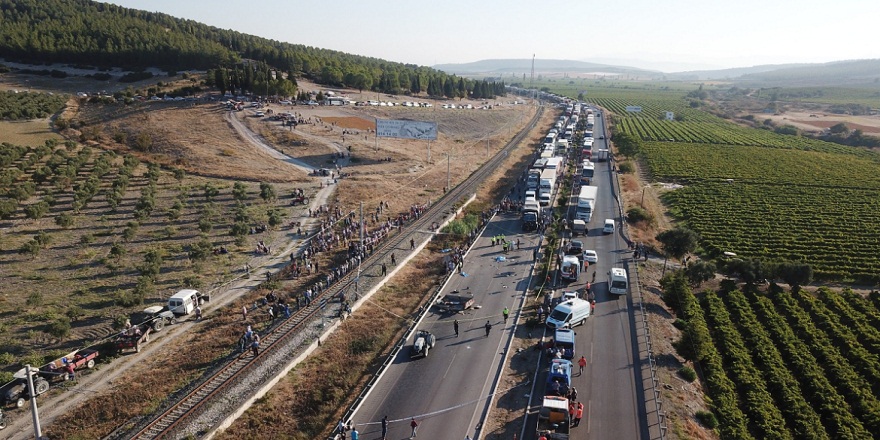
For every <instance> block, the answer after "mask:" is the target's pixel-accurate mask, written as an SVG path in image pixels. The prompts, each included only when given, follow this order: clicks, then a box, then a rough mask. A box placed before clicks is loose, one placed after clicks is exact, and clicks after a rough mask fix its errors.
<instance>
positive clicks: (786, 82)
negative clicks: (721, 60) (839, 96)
mask: <svg viewBox="0 0 880 440" xmlns="http://www.w3.org/2000/svg"><path fill="white" fill-rule="evenodd" d="M738 79H739V81H741V82H743V83H746V84H749V85H762V86H787V87H795V86H828V85H839V86H855V85H861V86H865V85H873V86H875V87H880V82H878V81H880V59H873V60H853V61H835V62H832V63H824V64H807V65H801V66H795V67H787V68H782V69H776V70H771V71H766V72H759V73H752V74H748V75H743V76H741V77H740V78H738Z"/></svg>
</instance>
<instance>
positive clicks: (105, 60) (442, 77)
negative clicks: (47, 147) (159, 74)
mask: <svg viewBox="0 0 880 440" xmlns="http://www.w3.org/2000/svg"><path fill="white" fill-rule="evenodd" d="M0 22H2V23H3V26H0V54H3V56H4V57H5V58H6V59H7V60H9V61H14V62H23V63H30V64H45V63H70V64H73V65H76V66H78V67H92V68H95V67H97V68H104V69H106V68H110V67H123V68H125V69H129V70H143V69H146V68H150V67H159V68H162V69H166V70H169V71H175V70H190V69H197V70H205V69H210V68H215V67H218V66H223V67H232V66H233V65H235V64H237V63H239V62H240V61H241V60H242V59H247V60H254V61H257V62H258V63H264V64H266V65H268V66H269V67H271V68H273V69H277V70H279V71H281V72H285V73H287V74H288V75H290V74H292V75H293V76H294V77H300V76H303V77H306V78H309V79H312V80H314V81H316V82H318V83H320V84H326V85H335V86H349V87H354V88H358V89H366V90H371V89H372V90H380V91H383V92H387V93H400V92H402V91H404V90H409V91H411V92H413V93H421V92H423V91H427V90H429V84H430V83H431V82H435V83H439V84H440V89H443V86H444V84H445V83H446V82H448V81H449V80H451V78H450V77H449V75H446V74H445V73H443V72H439V71H436V70H434V69H431V68H428V67H419V66H415V65H411V64H402V63H394V62H390V61H386V60H382V59H378V58H371V57H365V56H359V55H352V54H347V53H343V52H338V51H333V50H328V49H320V48H315V47H308V46H304V45H300V44H291V43H285V42H279V41H275V40H270V39H266V38H262V37H258V36H254V35H248V34H243V33H240V32H236V31H233V30H227V29H219V28H216V27H213V26H208V25H205V24H202V23H199V22H196V21H192V20H184V19H180V18H175V17H172V16H170V15H167V14H161V13H155V12H147V11H139V10H135V9H129V8H123V7H119V6H115V5H111V4H107V3H98V2H94V1H90V0H40V1H35V0H29V1H19V0H0ZM83 64H86V66H82V65H83ZM454 80H455V81H456V82H457V81H458V79H457V78H455V79H454Z"/></svg>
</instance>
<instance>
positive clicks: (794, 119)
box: [755, 111, 880, 136]
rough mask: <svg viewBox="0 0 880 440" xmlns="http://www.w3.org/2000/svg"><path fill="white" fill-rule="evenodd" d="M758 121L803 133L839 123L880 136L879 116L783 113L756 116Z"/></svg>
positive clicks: (818, 130) (820, 129) (815, 131)
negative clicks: (798, 129)
mask: <svg viewBox="0 0 880 440" xmlns="http://www.w3.org/2000/svg"><path fill="white" fill-rule="evenodd" d="M755 118H757V119H758V120H764V119H772V120H773V121H774V122H776V123H777V124H789V125H793V126H795V127H797V128H800V129H802V130H805V131H809V132H814V133H818V132H820V131H822V130H824V129H826V128H829V127H831V126H833V125H836V124H839V123H841V122H843V123H845V124H846V125H847V127H849V129H850V130H862V131H863V132H864V133H865V134H871V135H875V136H876V135H880V116H877V115H873V116H852V115H835V114H828V113H819V112H796V111H795V112H785V113H782V114H778V115H767V114H757V115H755Z"/></svg>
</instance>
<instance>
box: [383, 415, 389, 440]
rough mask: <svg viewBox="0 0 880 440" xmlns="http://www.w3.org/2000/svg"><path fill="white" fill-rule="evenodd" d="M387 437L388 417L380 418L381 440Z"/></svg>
mask: <svg viewBox="0 0 880 440" xmlns="http://www.w3.org/2000/svg"><path fill="white" fill-rule="evenodd" d="M387 436H388V416H385V417H382V440H386V439H385V437H387Z"/></svg>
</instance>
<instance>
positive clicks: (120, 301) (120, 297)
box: [113, 291, 144, 307]
mask: <svg viewBox="0 0 880 440" xmlns="http://www.w3.org/2000/svg"><path fill="white" fill-rule="evenodd" d="M113 302H115V303H116V305H117V306H119V307H134V306H136V305H140V304H143V302H144V298H143V297H141V296H138V295H136V294H134V293H133V292H124V291H119V292H116V295H114V298H113Z"/></svg>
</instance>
